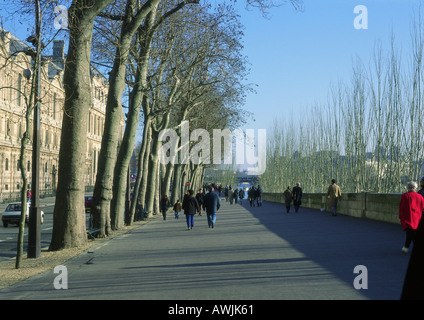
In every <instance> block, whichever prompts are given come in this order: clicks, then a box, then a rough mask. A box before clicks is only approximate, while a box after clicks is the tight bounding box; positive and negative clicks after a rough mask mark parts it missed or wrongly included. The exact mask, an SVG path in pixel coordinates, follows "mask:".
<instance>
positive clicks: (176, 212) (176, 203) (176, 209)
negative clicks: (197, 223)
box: [173, 200, 181, 219]
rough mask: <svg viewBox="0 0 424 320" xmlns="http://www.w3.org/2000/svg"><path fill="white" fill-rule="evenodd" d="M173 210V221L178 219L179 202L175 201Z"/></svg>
mask: <svg viewBox="0 0 424 320" xmlns="http://www.w3.org/2000/svg"><path fill="white" fill-rule="evenodd" d="M173 209H174V214H175V219H178V218H179V217H180V212H181V202H180V200H177V202H175V204H174V208H173Z"/></svg>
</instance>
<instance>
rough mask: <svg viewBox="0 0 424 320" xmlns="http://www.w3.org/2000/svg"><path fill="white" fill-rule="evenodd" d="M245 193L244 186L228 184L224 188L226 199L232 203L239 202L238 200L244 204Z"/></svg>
mask: <svg viewBox="0 0 424 320" xmlns="http://www.w3.org/2000/svg"><path fill="white" fill-rule="evenodd" d="M245 195H246V194H245V192H244V189H243V188H242V187H241V188H240V189H239V188H235V189H234V188H233V187H231V185H228V184H227V185H226V187H225V189H224V196H225V201H226V202H230V204H233V203H238V202H240V204H242V202H243V199H244V196H245Z"/></svg>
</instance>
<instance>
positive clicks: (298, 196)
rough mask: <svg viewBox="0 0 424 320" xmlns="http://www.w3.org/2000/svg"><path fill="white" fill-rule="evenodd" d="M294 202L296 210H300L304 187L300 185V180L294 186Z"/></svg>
mask: <svg viewBox="0 0 424 320" xmlns="http://www.w3.org/2000/svg"><path fill="white" fill-rule="evenodd" d="M292 193H293V204H294V212H298V211H299V207H300V205H301V204H302V196H303V192H302V188H301V187H300V182H297V183H296V186H295V187H293V192H292Z"/></svg>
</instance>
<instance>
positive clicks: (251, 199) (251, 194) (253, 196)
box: [247, 186, 256, 207]
mask: <svg viewBox="0 0 424 320" xmlns="http://www.w3.org/2000/svg"><path fill="white" fill-rule="evenodd" d="M247 196H248V197H249V202H250V206H251V207H254V206H255V199H256V190H255V186H251V187H250V189H249V191H247Z"/></svg>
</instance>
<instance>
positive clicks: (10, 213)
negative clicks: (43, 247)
mask: <svg viewBox="0 0 424 320" xmlns="http://www.w3.org/2000/svg"><path fill="white" fill-rule="evenodd" d="M30 206H31V204H30V203H27V208H26V212H25V223H28V222H29V210H30ZM21 207H22V205H21V203H20V202H13V203H9V204H8V206H7V207H6V209H5V210H4V212H3V214H2V216H1V220H2V221H3V227H5V228H7V226H8V225H9V223H11V224H19V221H20V220H21ZM43 221H44V212H43V211H41V223H43Z"/></svg>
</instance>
